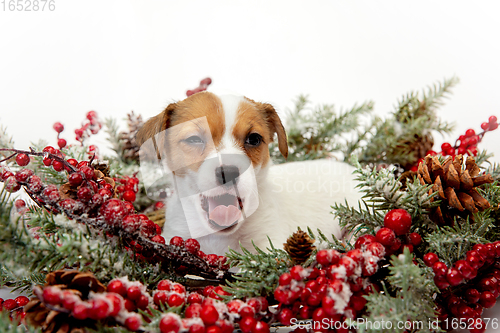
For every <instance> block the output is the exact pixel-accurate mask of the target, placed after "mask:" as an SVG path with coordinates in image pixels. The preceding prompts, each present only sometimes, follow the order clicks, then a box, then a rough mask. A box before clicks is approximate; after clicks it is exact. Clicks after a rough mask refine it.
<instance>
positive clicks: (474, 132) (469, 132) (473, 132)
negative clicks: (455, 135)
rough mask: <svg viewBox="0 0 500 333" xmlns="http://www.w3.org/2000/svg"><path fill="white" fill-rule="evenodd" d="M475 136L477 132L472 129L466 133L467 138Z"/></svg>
mask: <svg viewBox="0 0 500 333" xmlns="http://www.w3.org/2000/svg"><path fill="white" fill-rule="evenodd" d="M473 135H476V131H474V130H473V129H472V128H469V129H468V130H467V131H465V136H466V137H471V136H473Z"/></svg>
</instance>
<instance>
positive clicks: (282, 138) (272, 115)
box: [259, 103, 288, 158]
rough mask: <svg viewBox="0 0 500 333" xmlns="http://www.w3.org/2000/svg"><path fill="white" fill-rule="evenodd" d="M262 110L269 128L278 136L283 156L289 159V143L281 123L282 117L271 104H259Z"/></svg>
mask: <svg viewBox="0 0 500 333" xmlns="http://www.w3.org/2000/svg"><path fill="white" fill-rule="evenodd" d="M259 104H260V106H261V107H262V109H263V110H264V112H265V115H266V121H267V124H268V126H269V128H270V129H271V131H272V134H273V135H274V133H276V134H278V147H279V149H280V152H281V154H282V155H283V157H285V158H287V157H288V142H287V138H286V132H285V128H284V127H283V124H282V123H281V120H280V117H279V116H278V113H277V112H276V110H275V109H274V107H273V106H272V105H271V104H267V103H259Z"/></svg>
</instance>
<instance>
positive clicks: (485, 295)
mask: <svg viewBox="0 0 500 333" xmlns="http://www.w3.org/2000/svg"><path fill="white" fill-rule="evenodd" d="M496 302H497V298H496V297H495V295H494V294H493V293H492V292H491V291H483V292H482V293H481V296H480V297H479V303H480V304H481V305H482V306H484V307H485V308H487V309H489V308H492V307H493V306H495V303H496Z"/></svg>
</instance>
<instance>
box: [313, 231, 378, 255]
mask: <svg viewBox="0 0 500 333" xmlns="http://www.w3.org/2000/svg"><path fill="white" fill-rule="evenodd" d="M375 241H376V238H375V236H373V235H368V234H367V235H363V236H360V237H359V238H358V239H357V240H356V243H355V244H354V248H355V249H361V247H362V246H363V245H368V244H370V243H373V242H375ZM318 253H319V252H318Z"/></svg>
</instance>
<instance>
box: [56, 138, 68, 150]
mask: <svg viewBox="0 0 500 333" xmlns="http://www.w3.org/2000/svg"><path fill="white" fill-rule="evenodd" d="M57 145H58V146H59V148H60V149H62V148H64V147H66V145H67V142H66V140H64V139H59V140H57Z"/></svg>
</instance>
